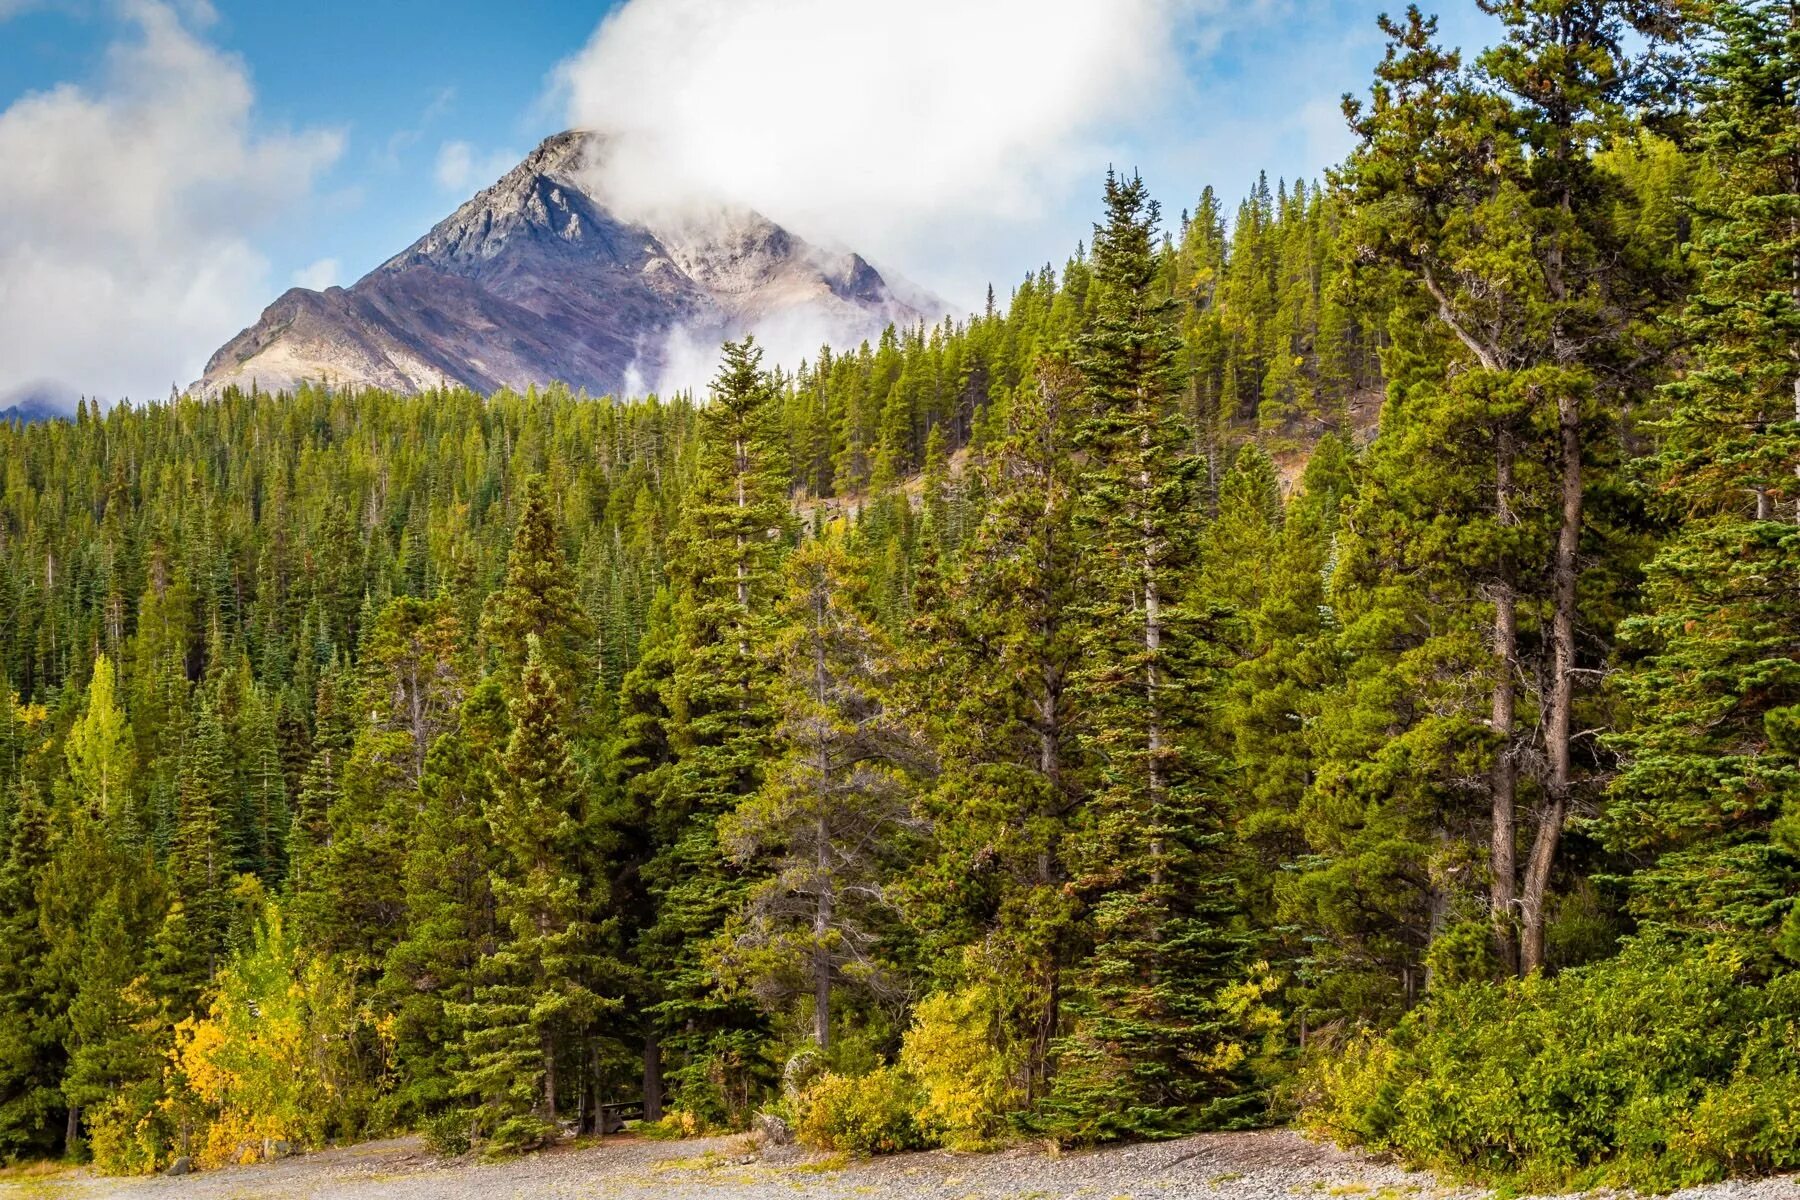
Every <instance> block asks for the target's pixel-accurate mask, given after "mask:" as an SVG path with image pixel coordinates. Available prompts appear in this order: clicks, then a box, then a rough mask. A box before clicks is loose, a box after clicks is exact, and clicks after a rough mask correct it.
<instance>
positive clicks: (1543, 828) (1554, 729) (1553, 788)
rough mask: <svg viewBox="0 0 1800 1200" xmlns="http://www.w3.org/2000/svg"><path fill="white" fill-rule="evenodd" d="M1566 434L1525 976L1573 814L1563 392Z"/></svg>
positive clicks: (1577, 529)
mask: <svg viewBox="0 0 1800 1200" xmlns="http://www.w3.org/2000/svg"><path fill="white" fill-rule="evenodd" d="M1557 415H1558V418H1559V421H1558V423H1559V425H1560V426H1561V429H1562V463H1561V475H1562V527H1561V528H1560V529H1559V530H1558V531H1557V536H1556V563H1555V568H1554V572H1553V575H1552V579H1551V604H1552V608H1551V623H1550V646H1551V665H1550V673H1551V678H1550V704H1549V709H1548V712H1547V713H1546V714H1545V721H1544V751H1545V754H1546V756H1547V758H1548V759H1549V767H1550V777H1549V779H1548V780H1547V781H1546V787H1545V791H1546V792H1547V795H1546V797H1545V801H1544V811H1543V813H1542V815H1540V817H1539V818H1538V828H1537V837H1536V839H1535V840H1534V841H1533V843H1532V847H1531V861H1530V862H1529V863H1528V864H1527V865H1526V868H1525V894H1524V896H1523V897H1522V898H1521V902H1520V916H1521V918H1522V924H1523V926H1524V945H1523V947H1522V951H1523V952H1522V956H1521V961H1520V969H1521V970H1522V971H1523V972H1524V973H1525V974H1527V975H1529V974H1530V973H1531V972H1533V971H1538V970H1542V969H1543V966H1544V918H1545V913H1544V901H1545V898H1546V896H1547V895H1548V893H1549V890H1550V873H1551V871H1552V870H1553V869H1554V868H1555V866H1556V848H1557V844H1558V842H1559V841H1560V840H1561V838H1562V829H1563V822H1564V821H1565V820H1567V819H1568V815H1569V774H1570V762H1569V760H1570V747H1569V739H1570V732H1571V730H1572V729H1573V727H1574V726H1573V718H1572V710H1573V708H1574V702H1575V598H1576V588H1575V584H1576V566H1577V563H1576V554H1577V551H1578V550H1579V549H1580V544H1581V501H1582V480H1581V405H1580V401H1579V400H1578V398H1577V397H1575V396H1574V395H1572V394H1569V393H1567V392H1566V391H1565V393H1564V394H1563V395H1562V396H1561V397H1560V398H1559V399H1558V400H1557Z"/></svg>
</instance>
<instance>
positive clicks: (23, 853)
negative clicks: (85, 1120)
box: [0, 788, 66, 1158]
mask: <svg viewBox="0 0 1800 1200" xmlns="http://www.w3.org/2000/svg"><path fill="white" fill-rule="evenodd" d="M12 810H13V811H12V820H11V829H10V830H9V834H10V836H9V838H8V841H7V847H6V859H5V862H4V863H0V1153H3V1154H5V1155H6V1156H7V1157H8V1158H18V1157H20V1156H22V1155H27V1154H45V1153H48V1152H49V1151H50V1150H51V1149H52V1148H54V1147H55V1145H56V1138H57V1134H58V1133H59V1131H60V1128H61V1125H60V1121H61V1118H62V1115H63V1113H64V1112H65V1111H66V1103H65V1101H64V1099H63V1096H62V1092H61V1088H60V1087H59V1083H60V1081H61V1077H62V1073H63V1068H64V1063H63V1055H62V1044H61V1041H62V1039H61V1037H60V1035H59V1030H58V1028H57V1025H58V1017H59V1015H60V1014H59V1013H58V1012H57V1011H56V1010H55V1008H54V1006H53V1005H52V1004H51V1003H49V996H48V991H49V988H48V986H47V985H48V983H49V981H48V980H47V979H46V978H45V974H44V971H43V965H44V962H45V959H46V958H47V957H48V955H49V951H50V947H49V945H48V943H47V939H46V938H45V936H44V934H43V931H42V929H41V926H40V923H39V921H38V910H37V899H36V893H37V886H38V881H39V879H40V878H41V877H42V875H43V873H44V870H45V868H46V866H47V864H48V861H49V852H50V836H49V835H50V813H49V810H48V808H47V807H46V806H45V805H44V803H43V800H42V799H41V798H40V797H39V796H38V795H37V793H36V792H35V790H32V789H29V788H27V789H26V790H23V791H21V792H16V793H15V796H14V799H13V804H12Z"/></svg>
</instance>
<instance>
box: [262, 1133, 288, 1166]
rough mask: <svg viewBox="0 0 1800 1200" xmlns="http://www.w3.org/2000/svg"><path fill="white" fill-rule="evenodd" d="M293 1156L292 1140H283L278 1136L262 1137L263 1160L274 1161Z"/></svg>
mask: <svg viewBox="0 0 1800 1200" xmlns="http://www.w3.org/2000/svg"><path fill="white" fill-rule="evenodd" d="M293 1156H294V1144H293V1143H292V1142H284V1141H282V1140H281V1139H280V1138H264V1139H263V1161H264V1162H274V1161H275V1160H276V1159H278V1158H292V1157H293Z"/></svg>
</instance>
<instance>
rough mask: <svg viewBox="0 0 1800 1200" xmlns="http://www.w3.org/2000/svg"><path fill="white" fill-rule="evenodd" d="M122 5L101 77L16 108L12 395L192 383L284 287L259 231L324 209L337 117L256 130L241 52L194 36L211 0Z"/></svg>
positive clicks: (2, 286)
mask: <svg viewBox="0 0 1800 1200" xmlns="http://www.w3.org/2000/svg"><path fill="white" fill-rule="evenodd" d="M4 2H5V0H0V3H4ZM120 12H121V14H122V28H121V30H120V33H119V36H118V39H117V40H116V41H115V42H114V44H113V45H112V46H111V47H110V49H109V50H108V53H107V58H106V65H105V69H104V71H103V72H102V75H101V77H100V79H99V80H98V82H96V83H94V84H92V85H88V86H78V85H74V84H63V85H60V86H58V87H55V88H53V89H51V90H49V91H45V92H37V93H33V94H29V95H26V96H23V97H21V98H20V99H18V100H16V101H14V102H13V103H12V105H11V106H10V107H8V108H6V109H5V110H4V111H0V162H5V163H6V164H8V166H7V169H6V170H5V171H3V172H0V212H5V213H6V220H5V221H4V222H0V391H3V390H6V389H8V388H9V387H12V386H14V385H17V384H19V383H22V382H24V381H26V380H37V379H50V380H55V381H57V382H59V383H60V384H63V385H67V386H70V387H74V388H78V389H80V390H81V391H83V392H86V393H88V394H91V395H100V396H104V397H107V398H116V397H119V396H122V395H126V394H134V395H139V396H143V395H160V394H161V392H162V389H164V388H166V387H167V386H168V385H169V384H170V383H171V382H177V383H185V382H186V381H188V380H190V379H192V378H194V376H196V375H197V374H198V373H199V370H200V367H201V366H202V365H203V363H204V360H205V357H206V355H207V354H208V353H209V352H210V351H211V350H212V349H213V348H215V347H216V346H218V345H219V344H220V343H221V342H223V341H224V340H225V339H226V338H228V337H229V336H230V335H231V334H232V333H234V332H236V331H237V329H238V328H239V327H240V326H241V325H242V324H243V322H244V316H245V314H246V313H254V312H255V311H256V310H257V308H258V307H260V306H261V305H262V304H264V303H266V302H267V300H268V298H269V295H270V294H271V286H270V283H271V281H270V278H269V265H268V263H267V261H266V259H265V258H264V257H263V256H262V255H261V254H260V253H259V252H258V251H257V249H256V248H255V244H254V241H253V238H254V236H255V234H256V232H257V231H258V230H259V229H261V228H263V227H266V226H267V225H268V223H269V222H271V221H273V220H275V219H277V218H278V217H280V216H281V215H283V214H286V213H290V212H292V211H293V210H295V209H296V208H298V207H303V206H305V205H306V204H308V203H309V202H310V198H311V195H312V185H313V181H314V180H315V179H316V178H317V177H318V175H319V174H320V172H322V171H323V170H324V169H325V168H326V167H327V166H329V165H330V164H331V163H332V162H333V161H334V160H335V159H336V158H337V157H338V155H339V153H340V151H341V149H342V136H341V135H340V134H339V133H337V132H334V131H330V130H323V129H310V130H302V131H298V132H291V133H277V134H268V135H263V134H258V133H256V132H255V131H254V130H253V128H252V124H251V114H252V110H253V108H254V105H255V90H254V88H253V86H252V83H251V80H250V77H249V74H248V72H247V70H246V69H245V67H244V65H243V63H242V62H240V61H239V60H238V59H237V58H235V57H233V56H231V55H228V54H225V53H223V52H221V51H220V50H219V49H218V48H216V47H215V46H213V45H212V44H210V43H209V42H207V41H206V40H205V39H204V38H203V37H201V36H200V34H199V33H198V32H197V31H196V30H197V27H198V26H201V25H204V24H205V23H206V22H207V21H208V20H209V19H210V16H211V10H210V7H209V6H206V5H204V4H195V3H187V4H183V5H180V6H179V7H177V6H171V5H169V4H164V3H157V2H154V0H126V3H124V4H123V5H122V6H121V9H120Z"/></svg>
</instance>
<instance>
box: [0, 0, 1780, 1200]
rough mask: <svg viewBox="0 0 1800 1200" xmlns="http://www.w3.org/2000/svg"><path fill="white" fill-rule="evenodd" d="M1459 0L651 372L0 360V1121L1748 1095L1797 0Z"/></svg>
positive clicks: (1152, 1126) (1050, 1115) (964, 1127)
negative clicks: (541, 385)
mask: <svg viewBox="0 0 1800 1200" xmlns="http://www.w3.org/2000/svg"><path fill="white" fill-rule="evenodd" d="M1483 7H1484V8H1486V9H1488V10H1489V11H1490V12H1492V13H1493V14H1494V15H1496V16H1497V17H1498V18H1499V24H1498V25H1497V26H1496V28H1497V29H1499V30H1500V33H1501V35H1502V40H1501V41H1499V42H1498V43H1497V44H1496V45H1495V46H1494V47H1493V48H1491V49H1489V50H1486V51H1485V52H1481V53H1479V54H1478V55H1477V54H1471V55H1470V56H1468V57H1466V58H1465V57H1463V56H1461V55H1458V54H1456V53H1453V52H1451V51H1449V50H1447V49H1445V48H1443V47H1441V46H1439V45H1438V44H1437V39H1436V34H1435V28H1434V24H1433V22H1431V21H1430V20H1429V19H1427V18H1425V17H1424V16H1422V15H1421V14H1420V13H1418V12H1417V11H1416V10H1412V11H1409V12H1408V13H1407V14H1406V15H1405V16H1404V17H1402V18H1399V19H1396V20H1394V21H1389V22H1384V26H1383V27H1384V30H1385V32H1386V34H1387V36H1388V39H1389V47H1388V52H1387V55H1386V58H1385V59H1384V61H1383V62H1382V64H1381V65H1380V66H1379V68H1378V69H1377V71H1376V79H1375V83H1374V85H1373V88H1372V90H1371V92H1370V94H1369V95H1368V97H1366V98H1365V99H1363V100H1361V101H1351V102H1347V104H1346V109H1347V115H1348V118H1349V120H1350V122H1351V125H1352V128H1353V129H1354V131H1355V133H1356V136H1357V139H1358V148H1357V149H1356V151H1355V152H1354V153H1353V154H1352V155H1351V157H1350V158H1349V159H1348V160H1347V161H1346V162H1345V163H1344V164H1343V165H1342V166H1341V167H1340V168H1338V169H1337V170H1335V171H1334V172H1333V173H1332V174H1331V177H1330V179H1329V181H1328V182H1327V183H1326V184H1324V185H1322V186H1321V185H1314V184H1310V183H1307V184H1302V183H1294V184H1277V185H1276V186H1274V187H1273V188H1271V186H1270V185H1269V184H1268V182H1267V181H1266V180H1260V181H1258V182H1257V183H1256V185H1255V186H1254V188H1253V189H1252V191H1251V193H1250V194H1249V196H1248V197H1247V198H1245V199H1244V200H1243V201H1242V202H1241V203H1240V204H1239V205H1237V206H1236V208H1235V209H1233V208H1230V207H1229V206H1227V205H1226V204H1225V203H1223V202H1222V201H1221V200H1220V199H1219V197H1218V196H1216V195H1215V194H1213V193H1212V192H1210V191H1209V192H1208V193H1207V194H1206V195H1204V196H1202V197H1201V198H1200V199H1199V200H1198V202H1197V204H1195V205H1194V206H1193V207H1192V208H1190V209H1189V210H1187V211H1186V212H1184V213H1182V214H1181V216H1180V218H1179V219H1177V220H1170V221H1165V220H1163V218H1162V215H1161V213H1160V211H1159V209H1158V207H1157V205H1156V204H1155V203H1154V202H1153V201H1152V200H1151V199H1150V195H1149V191H1148V188H1147V186H1146V183H1145V182H1144V181H1142V180H1140V179H1138V178H1137V177H1136V176H1135V175H1132V176H1124V175H1114V176H1109V177H1108V178H1107V180H1106V183H1105V190H1104V196H1103V200H1104V208H1103V211H1102V215H1101V220H1100V222H1099V224H1097V226H1096V227H1095V230H1094V233H1093V237H1092V240H1091V243H1090V244H1089V245H1087V246H1086V247H1084V248H1082V249H1080V250H1078V251H1077V252H1076V253H1075V255H1074V256H1073V257H1071V258H1070V259H1069V260H1068V261H1067V262H1066V263H1065V264H1064V265H1063V266H1062V267H1060V268H1058V269H1053V268H1052V267H1050V266H1045V267H1043V268H1042V269H1041V270H1037V271H1034V272H1033V273H1032V274H1030V275H1029V276H1027V277H1026V278H1025V279H1024V281H1023V282H1022V283H1020V284H1019V285H1018V286H1017V287H1016V288H1015V289H1014V290H1013V291H1012V293H1011V295H1010V297H1008V298H1007V299H1006V301H1005V302H1004V303H1001V302H999V301H998V300H991V301H990V303H989V305H988V308H987V311H986V312H985V313H983V314H980V315H977V316H973V317H971V318H970V319H969V320H967V321H966V322H963V323H955V324H946V325H944V326H941V327H937V328H918V329H911V330H890V332H889V333H888V335H887V336H886V337H884V338H883V339H882V340H881V341H880V343H879V344H878V345H872V346H870V345H865V346H862V347H859V348H854V349H847V348H837V349H827V350H822V351H821V352H820V353H819V355H818V356H817V358H816V360H815V361H814V362H812V363H810V364H808V365H807V366H805V367H802V368H801V369H799V370H798V371H797V372H795V373H785V372H781V371H775V370H770V369H766V368H765V366H764V364H763V362H762V360H761V352H760V350H759V349H758V348H757V347H756V346H755V345H754V344H753V343H749V342H742V343H735V344H730V345H727V346H726V347H725V348H724V351H723V357H722V362H721V365H720V368H719V372H718V376H717V379H716V381H715V383H714V385H713V387H712V389H711V392H710V395H709V396H708V397H705V398H704V399H703V400H702V401H700V402H695V401H692V400H690V399H688V398H675V399H672V400H657V399H645V400H631V401H624V402H614V401H613V400H611V399H593V398H588V397H586V396H576V395H570V394H568V393H567V392H566V391H563V390H561V389H551V390H549V391H547V392H545V393H543V394H531V395H526V396H519V395H515V394H510V393H505V392H502V393H500V394H498V395H495V396H493V397H489V398H483V397H481V396H478V395H475V394H473V393H467V392H437V393H430V394H426V395H421V396H416V397H401V396H393V395H387V394H382V393H378V392H358V393H354V394H348V393H330V392H327V391H323V390H317V389H308V388H302V389H300V390H299V391H298V392H297V393H295V394H292V395H286V394H283V395H268V394H247V393H244V392H241V391H237V390H230V391H227V392H226V393H224V394H223V395H221V396H219V397H217V398H216V399H211V400H207V401H204V402H202V401H198V400H193V399H171V400H170V401H169V402H168V403H166V404H155V405H149V406H142V407H130V406H125V405H121V406H119V407H116V408H113V409H112V410H110V411H107V412H105V413H101V412H99V411H97V410H95V409H92V408H89V407H87V406H85V405H84V407H83V408H82V410H81V411H80V412H79V414H78V416H77V418H76V419H75V420H73V421H70V422H51V423H46V424H39V425H32V426H15V425H8V424H0V452H3V453H0V471H3V472H4V491H3V494H0V670H3V671H4V680H5V686H4V687H0V697H4V700H5V703H4V704H0V846H3V853H0V1153H3V1154H5V1155H6V1156H8V1157H27V1156H33V1155H54V1154H67V1155H72V1156H76V1155H81V1154H91V1155H92V1156H93V1157H94V1159H95V1160H96V1161H97V1162H98V1163H99V1164H100V1165H101V1166H102V1167H103V1168H104V1169H107V1170H114V1171H127V1172H129V1171H148V1170H152V1169H157V1168H160V1167H163V1166H166V1165H167V1164H168V1163H169V1162H170V1161H171V1160H173V1159H174V1158H176V1157H178V1156H189V1155H191V1156H193V1157H194V1158H195V1159H196V1160H197V1161H198V1162H199V1163H201V1164H203V1165H211V1164H217V1163H221V1162H225V1161H231V1160H235V1159H238V1158H242V1157H245V1156H255V1155H258V1154H262V1153H265V1152H267V1150H268V1149H269V1148H270V1147H271V1146H273V1145H274V1144H275V1143H277V1142H284V1143H292V1144H294V1145H298V1146H309V1145H317V1144H321V1143H323V1142H324V1141H326V1140H329V1139H339V1140H341V1139H349V1138H355V1137H359V1136H364V1135H369V1134H372V1133H375V1132H378V1131H381V1130H387V1129H392V1128H398V1127H416V1128H423V1129H425V1130H426V1131H427V1132H428V1136H429V1137H430V1138H431V1140H432V1141H433V1143H434V1144H435V1145H437V1146H438V1147H440V1148H443V1149H448V1150H456V1149H461V1148H463V1147H466V1146H467V1145H469V1144H470V1143H471V1142H473V1143H475V1144H478V1145H480V1146H482V1147H485V1148H486V1149H488V1150H490V1151H505V1150H512V1149H521V1148H527V1147H532V1146H536V1145H541V1144H544V1143H546V1142H548V1141H550V1140H553V1139H554V1138H555V1137H557V1136H558V1135H559V1131H561V1130H563V1129H564V1128H565V1126H566V1125H567V1124H568V1123H573V1124H574V1125H575V1126H576V1127H577V1128H580V1129H584V1130H585V1129H592V1128H594V1127H595V1125H596V1123H597V1121H598V1115H597V1114H599V1112H600V1111H601V1110H600V1106H601V1105H603V1104H611V1103H618V1102H624V1101H636V1100H638V1099H640V1098H641V1099H642V1101H643V1103H644V1105H645V1108H646V1110H647V1112H646V1115H647V1117H648V1118H649V1119H651V1120H658V1119H661V1121H662V1127H663V1128H667V1129H669V1130H672V1131H673V1130H683V1129H685V1130H697V1129H699V1128H702V1127H723V1128H731V1127H741V1126H743V1125H745V1124H746V1123H747V1122H748V1121H749V1120H750V1118H751V1116H752V1114H753V1113H755V1112H757V1111H759V1110H775V1111H779V1112H781V1113H783V1114H784V1115H785V1116H786V1117H787V1118H788V1119H790V1120H791V1121H793V1122H794V1123H795V1124H796V1125H797V1127H798V1129H799V1131H800V1133H801V1135H802V1137H803V1138H805V1139H807V1140H808V1141H810V1142H811V1143H812V1144H815V1145H819V1146H824V1147H828V1148H837V1149H842V1150H847V1151H856V1152H869V1151H879V1150H890V1149H897V1148H902V1147H906V1146H912V1145H927V1144H940V1145H946V1146H951V1147H955V1148H978V1147H982V1146H987V1145H992V1144H996V1143H997V1142H999V1141H1002V1140H1004V1139H1006V1138H1008V1137H1013V1136H1032V1137H1040V1138H1052V1139H1056V1140H1057V1141H1059V1142H1063V1143H1069V1144H1079V1143H1086V1142H1092V1141H1097V1140H1105V1139H1113V1138H1123V1137H1142V1136H1151V1137H1154V1136H1167V1135H1173V1134H1176V1133H1180V1132H1184V1131H1188V1130H1192V1129H1196V1128H1206V1127H1221V1126H1236V1125H1245V1124H1252V1123H1258V1122H1264V1121H1271V1120H1280V1119H1284V1118H1287V1117H1289V1116H1292V1115H1294V1114H1296V1113H1298V1114H1299V1115H1300V1117H1301V1118H1302V1119H1303V1120H1306V1121H1308V1122H1309V1123H1311V1124H1313V1125H1314V1126H1316V1127H1318V1128H1321V1129H1323V1130H1325V1131H1326V1132H1329V1133H1331V1134H1332V1135H1334V1136H1337V1137H1340V1138H1343V1139H1346V1140H1353V1141H1358V1142H1361V1143H1364V1144H1368V1145H1372V1146H1376V1147H1381V1148H1388V1149H1393V1150H1396V1151H1398V1152H1399V1153H1400V1154H1401V1155H1402V1156H1403V1157H1405V1158H1407V1159H1408V1160H1409V1161H1414V1162H1419V1163H1423V1164H1427V1165H1431V1166H1435V1167H1439V1168H1443V1169H1446V1170H1449V1171H1452V1172H1456V1173H1467V1174H1473V1175H1479V1176H1483V1177H1488V1178H1494V1177H1509V1178H1513V1179H1516V1180H1521V1181H1524V1182H1528V1183H1532V1184H1567V1183H1571V1182H1580V1181H1608V1182H1621V1183H1638V1184H1650V1185H1656V1186H1665V1185H1668V1184H1671V1183H1674V1182H1679V1181H1683V1180H1689V1179H1700V1178H1708V1177H1715V1176H1718V1175H1721V1174H1724V1173H1727V1172H1744V1171H1767V1170H1775V1169H1782V1168H1792V1167H1795V1166H1800V1108H1797V1107H1796V1106H1797V1105H1800V1101H1796V1099H1795V1097H1797V1096H1800V1032H1797V1030H1800V975H1796V974H1795V973H1794V972H1793V967H1794V965H1795V963H1796V961H1800V915H1796V914H1797V910H1796V906H1795V899H1796V894H1797V889H1800V117H1797V115H1796V114H1797V112H1800V108H1797V104H1800V4H1796V3H1794V2H1793V0H1732V2H1725V0H1720V2H1717V3H1709V4H1706V5H1701V6H1676V5H1674V4H1663V3H1652V2H1648V0H1643V2H1639V0H1633V2H1630V3H1625V2H1619V0H1483ZM1377 412H1378V413H1379V421H1378V423H1377V421H1376V419H1375V418H1376V414H1377Z"/></svg>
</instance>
